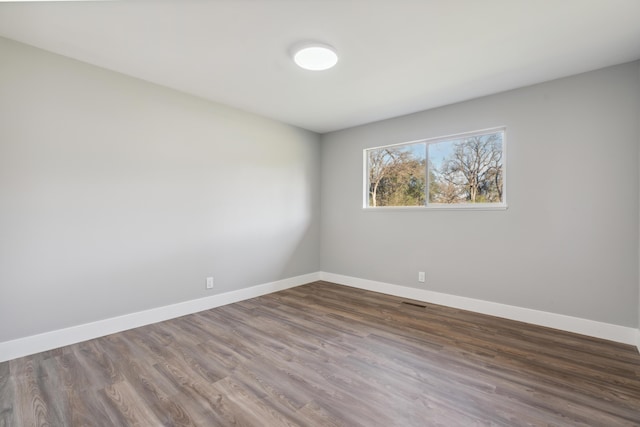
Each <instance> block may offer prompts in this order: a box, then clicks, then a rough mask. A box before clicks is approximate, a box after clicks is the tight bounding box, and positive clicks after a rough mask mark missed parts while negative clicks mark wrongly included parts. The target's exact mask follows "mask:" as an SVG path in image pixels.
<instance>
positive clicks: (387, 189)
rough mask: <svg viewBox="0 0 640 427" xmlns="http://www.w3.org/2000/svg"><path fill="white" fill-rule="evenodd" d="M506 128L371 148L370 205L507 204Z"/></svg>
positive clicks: (368, 196) (368, 201)
mask: <svg viewBox="0 0 640 427" xmlns="http://www.w3.org/2000/svg"><path fill="white" fill-rule="evenodd" d="M504 135H505V130H504V129H503V128H502V129H499V130H496V129H494V130H491V131H484V132H476V133H468V134H462V135H456V136H452V137H444V138H434V139H430V140H424V141H419V142H414V143H407V144H400V145H391V146H386V147H379V148H373V149H368V150H365V154H366V162H367V165H366V166H367V169H366V172H367V187H368V188H367V189H366V191H367V206H366V207H371V208H373V207H393V206H396V207H410V206H411V207H412V206H423V207H424V206H427V207H442V206H454V207H465V206H474V207H477V206H504V205H505V198H504V187H505V185H504V176H505V173H504V161H503V160H504V147H505V138H504Z"/></svg>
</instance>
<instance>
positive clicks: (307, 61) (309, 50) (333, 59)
mask: <svg viewBox="0 0 640 427" xmlns="http://www.w3.org/2000/svg"><path fill="white" fill-rule="evenodd" d="M293 61H294V62H295V63H296V64H297V65H298V66H299V67H300V68H304V69H305V70H311V71H322V70H328V69H329V68H331V67H333V66H334V65H336V64H337V63H338V54H336V51H335V50H334V49H333V48H332V47H331V46H329V45H326V44H321V43H307V44H304V45H301V46H298V47H297V48H296V49H294V52H293Z"/></svg>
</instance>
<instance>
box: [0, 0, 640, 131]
mask: <svg viewBox="0 0 640 427" xmlns="http://www.w3.org/2000/svg"><path fill="white" fill-rule="evenodd" d="M0 35H2V36H4V37H7V38H10V39H14V40H17V41H21V42H24V43H27V44H30V45H34V46H37V47H40V48H43V49H46V50H49V51H52V52H56V53H59V54H62V55H66V56H69V57H72V58H75V59H78V60H81V61H85V62H88V63H91V64H95V65H98V66H100V67H104V68H108V69H111V70H115V71H119V72H121V73H124V74H128V75H131V76H135V77H139V78H141V79H144V80H147V81H150V82H154V83H157V84H160V85H163V86H167V87H170V88H174V89H177V90H180V91H183V92H187V93H191V94H194V95H197V96H200V97H203V98H207V99H210V100H212V101H216V102H220V103H224V104H228V105H231V106H234V107H237V108H240V109H243V110H246V111H250V112H253V113H257V114H260V115H263V116H267V117H270V118H273V119H276V120H280V121H282V122H285V123H290V124H293V125H296V126H300V127H303V128H306V129H310V130H313V131H316V132H320V133H324V132H328V131H332V130H337V129H342V128H346V127H350V126H355V125H358V124H363V123H368V122H372V121H376V120H380V119H385V118H389V117H394V116H398V115H402V114H407V113H411V112H415V111H420V110H424V109H428V108H433V107H437V106H441V105H445V104H450V103H453V102H457V101H462V100H465V99H470V98H475V97H478V96H482V95H487V94H491V93H496V92H500V91H504V90H508V89H512V88H516V87H521V86H526V85H530V84H534V83H539V82H542V81H547V80H551V79H554V78H558V77H563V76H567V75H572V74H576V73H580V72H584V71H588V70H593V69H597V68H601V67H605V66H609V65H613V64H619V63H623V62H628V61H632V60H635V59H639V58H640V0H210V1H207V0H153V1H151V0H128V1H87V2H83V1H70V2H65V1H58V2H2V3H0ZM306 40H315V41H320V42H324V43H327V44H330V45H332V46H334V47H335V48H336V49H337V51H338V53H339V55H340V61H339V63H338V65H337V66H336V67H335V68H334V69H332V70H329V71H323V72H318V71H315V72H314V71H305V70H302V69H299V68H297V67H296V66H295V65H294V64H293V62H292V61H291V59H290V56H289V50H290V48H291V46H292V45H294V44H297V43H299V42H303V41H306ZM0 66H1V58H0Z"/></svg>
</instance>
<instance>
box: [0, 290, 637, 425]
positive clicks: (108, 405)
mask: <svg viewBox="0 0 640 427" xmlns="http://www.w3.org/2000/svg"><path fill="white" fill-rule="evenodd" d="M406 302H409V303H416V302H413V301H408V300H406V299H403V298H399V297H394V296H389V295H382V294H377V293H374V292H369V291H364V290H360V289H353V288H348V287H344V286H339V285H334V284H330V283H327V282H314V283H311V284H308V285H305V286H300V287H296V288H292V289H288V290H285V291H281V292H277V293H274V294H270V295H265V296H262V297H258V298H252V299H250V300H246V301H242V302H239V303H235V304H230V305H227V306H223V307H218V308H215V309H212V310H206V311H203V312H200V313H196V314H193V315H190V316H184V317H180V318H177V319H173V320H169V321H166V322H160V323H157V324H154V325H148V326H145V327H142V328H137V329H133V330H129V331H124V332H122V333H118V334H113V335H109V336H106V337H102V338H99V339H95V340H91V341H87V342H84V343H79V344H75V345H72V346H68V347H63V348H60V349H56V350H52V351H48V352H44V353H39V354H36V355H32V356H28V357H24V358H20V359H15V360H12V361H9V362H5V363H0V427H3V426H19V427H22V426H45V425H48V426H93V425H95V426H230V425H234V426H270V427H271V426H349V427H352V426H367V427H368V426H385V427H386V426H402V427H406V426H446V427H451V426H510V427H511V426H561V427H564V426H567V427H568V426H572V427H574V426H603V427H615V426H640V355H639V354H638V352H637V351H636V350H635V348H633V347H632V346H626V345H623V344H619V343H612V342H608V341H604V340H599V339H595V338H591V337H584V336H580V335H576V334H571V333H568V332H563V331H556V330H553V329H549V328H543V327H539V326H535V325H529V324H525V323H521V322H514V321H510V320H505V319H499V318H496V317H491V316H485V315H480V314H477V313H471V312H467V311H464V310H458V309H453V308H449V307H443V306H438V305H433V304H424V303H420V304H419V305H421V306H417V305H412V304H406Z"/></svg>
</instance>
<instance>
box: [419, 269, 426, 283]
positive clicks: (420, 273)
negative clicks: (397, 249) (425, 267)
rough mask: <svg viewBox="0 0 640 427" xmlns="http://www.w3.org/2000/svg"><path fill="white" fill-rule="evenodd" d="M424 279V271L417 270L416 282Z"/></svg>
mask: <svg viewBox="0 0 640 427" xmlns="http://www.w3.org/2000/svg"><path fill="white" fill-rule="evenodd" d="M424 281H425V275H424V271H418V282H420V283H424Z"/></svg>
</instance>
